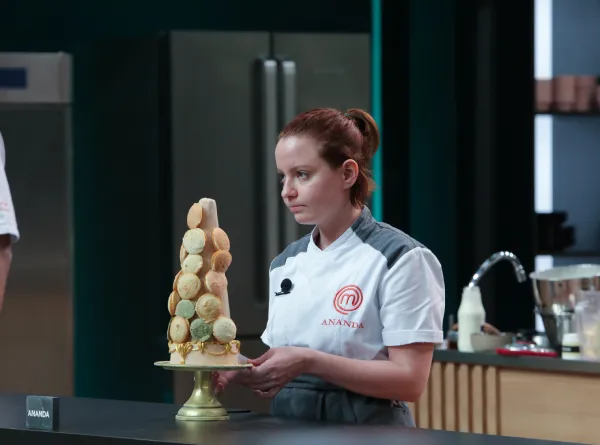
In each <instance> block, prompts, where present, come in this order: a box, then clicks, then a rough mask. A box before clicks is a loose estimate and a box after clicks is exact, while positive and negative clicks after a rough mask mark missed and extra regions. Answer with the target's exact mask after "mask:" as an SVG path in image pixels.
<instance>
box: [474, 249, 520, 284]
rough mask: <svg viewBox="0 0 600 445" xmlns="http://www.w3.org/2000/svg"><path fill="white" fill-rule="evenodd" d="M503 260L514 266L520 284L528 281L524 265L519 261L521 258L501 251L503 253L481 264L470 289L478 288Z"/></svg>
mask: <svg viewBox="0 0 600 445" xmlns="http://www.w3.org/2000/svg"><path fill="white" fill-rule="evenodd" d="M502 260H506V261H509V262H510V263H511V264H512V266H513V269H514V271H515V275H516V276H517V281H518V282H519V283H523V282H524V281H525V280H527V275H526V274H525V269H523V265H522V264H521V261H519V258H517V256H516V255H515V254H514V253H512V252H507V251H501V252H496V253H494V254H493V255H492V256H490V257H489V258H488V259H487V260H485V261H484V262H483V263H482V264H481V266H479V269H477V271H476V272H475V274H474V275H473V277H472V278H471V281H470V282H469V285H468V287H473V286H478V285H479V281H481V279H482V278H483V276H484V275H485V274H486V273H487V272H488V271H489V270H490V269H491V268H492V267H493V266H494V265H495V264H497V263H498V262H499V261H502Z"/></svg>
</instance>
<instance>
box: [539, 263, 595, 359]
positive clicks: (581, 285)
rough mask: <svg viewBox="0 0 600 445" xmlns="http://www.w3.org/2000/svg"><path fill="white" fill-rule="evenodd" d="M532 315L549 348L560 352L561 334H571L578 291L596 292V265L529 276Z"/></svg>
mask: <svg viewBox="0 0 600 445" xmlns="http://www.w3.org/2000/svg"><path fill="white" fill-rule="evenodd" d="M529 277H530V278H531V282H532V285H533V295H534V299H535V306H536V312H537V313H538V314H540V316H541V318H542V321H543V323H544V328H545V330H546V335H547V336H548V340H549V341H550V344H551V346H552V347H553V348H554V349H555V350H557V351H560V347H561V340H562V335H563V333H566V332H575V326H574V311H575V304H576V303H577V301H578V300H579V295H580V294H581V292H582V291H590V290H600V264H578V265H574V266H561V267H553V268H551V269H547V270H543V271H539V272H532V273H531V274H529Z"/></svg>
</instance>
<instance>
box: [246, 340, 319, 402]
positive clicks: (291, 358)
mask: <svg viewBox="0 0 600 445" xmlns="http://www.w3.org/2000/svg"><path fill="white" fill-rule="evenodd" d="M309 359H310V350H309V349H307V348H297V347H293V346H285V347H281V348H272V349H269V350H268V351H267V352H265V353H264V354H263V355H261V356H260V357H258V358H256V359H253V360H248V363H251V364H252V365H254V368H253V369H252V375H251V376H250V378H249V382H248V384H249V386H250V387H251V388H252V389H254V390H255V394H256V395H258V396H260V397H266V398H270V397H273V396H275V394H277V393H278V392H279V390H280V389H281V388H283V387H284V386H285V385H286V384H287V383H289V382H290V381H291V380H293V379H294V378H296V377H297V376H299V375H300V374H303V373H304V372H305V371H306V369H307V368H308V361H309Z"/></svg>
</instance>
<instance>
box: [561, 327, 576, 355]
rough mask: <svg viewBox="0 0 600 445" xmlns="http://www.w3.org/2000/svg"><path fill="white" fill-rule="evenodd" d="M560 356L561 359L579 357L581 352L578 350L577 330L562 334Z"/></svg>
mask: <svg viewBox="0 0 600 445" xmlns="http://www.w3.org/2000/svg"><path fill="white" fill-rule="evenodd" d="M560 357H561V358H562V359H563V360H580V359H581V354H580V352H579V334H578V333H577V332H569V333H567V334H564V335H563V338H562V351H561V355H560Z"/></svg>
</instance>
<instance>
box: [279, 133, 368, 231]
mask: <svg viewBox="0 0 600 445" xmlns="http://www.w3.org/2000/svg"><path fill="white" fill-rule="evenodd" d="M318 150H319V146H318V144H317V142H316V141H314V140H313V139H311V138H308V137H302V136H290V137H286V138H283V139H281V140H280V141H279V143H278V144H277V147H276V148H275V163H276V164H277V170H278V173H279V175H280V178H281V185H282V189H281V197H282V198H283V201H284V203H285V205H286V206H287V207H288V208H289V209H290V211H291V212H292V213H293V214H294V217H295V218H296V221H297V222H298V223H300V224H317V225H318V224H321V223H322V222H323V221H329V220H331V219H332V218H333V217H334V216H335V215H337V213H338V211H339V210H340V208H341V207H342V206H343V205H344V204H346V203H347V202H348V201H349V192H350V188H351V187H352V185H353V184H354V182H355V181H356V174H354V173H353V170H354V169H353V165H350V166H348V164H349V163H350V164H354V162H353V161H346V162H345V163H344V164H343V165H342V166H341V167H340V168H337V169H332V168H331V167H330V166H329V164H327V162H325V160H324V159H322V158H321V156H320V155H319V151H318ZM354 165H356V164H354ZM349 170H350V171H349ZM356 173H357V172H356Z"/></svg>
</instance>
